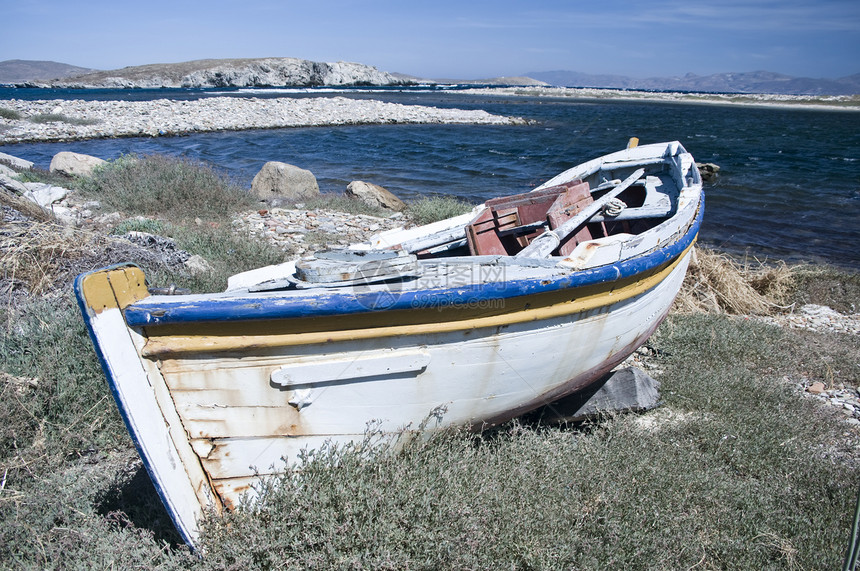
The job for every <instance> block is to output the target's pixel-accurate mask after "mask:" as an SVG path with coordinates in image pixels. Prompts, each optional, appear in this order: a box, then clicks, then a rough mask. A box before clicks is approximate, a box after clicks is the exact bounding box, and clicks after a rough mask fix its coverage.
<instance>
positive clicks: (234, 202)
mask: <svg viewBox="0 0 860 571" xmlns="http://www.w3.org/2000/svg"><path fill="white" fill-rule="evenodd" d="M81 189H82V191H83V192H85V193H86V194H88V195H90V196H92V197H93V198H95V199H97V200H100V201H103V202H104V203H105V204H106V205H107V206H108V207H110V208H113V209H115V210H118V211H120V212H124V213H125V214H127V215H131V216H133V215H144V216H157V217H163V218H166V219H168V220H172V221H182V220H185V219H190V220H194V219H195V218H200V219H203V220H216V221H218V220H226V219H227V218H228V217H229V216H230V215H232V214H233V213H235V212H237V211H240V210H249V209H253V208H254V207H255V206H256V202H255V201H254V199H253V198H252V197H251V196H250V195H249V194H248V193H247V192H245V191H243V190H242V189H240V188H239V187H238V186H236V185H235V184H233V183H231V182H230V181H229V180H228V179H227V178H226V177H225V176H223V175H222V174H221V173H219V172H217V171H216V170H215V169H213V168H211V167H209V166H208V165H205V164H202V163H197V162H194V161H190V160H187V159H181V158H174V157H168V156H164V155H150V156H144V157H134V156H125V157H121V158H119V159H117V160H115V161H112V162H110V163H108V164H107V165H104V166H102V167H100V168H98V169H96V170H95V172H94V173H93V175H92V177H91V178H90V179H88V180H86V181H84V183H83V184H82V187H81Z"/></svg>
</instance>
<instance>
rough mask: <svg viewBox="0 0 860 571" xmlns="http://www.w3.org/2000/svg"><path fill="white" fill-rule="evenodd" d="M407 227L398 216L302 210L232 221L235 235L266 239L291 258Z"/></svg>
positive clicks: (283, 210)
mask: <svg viewBox="0 0 860 571" xmlns="http://www.w3.org/2000/svg"><path fill="white" fill-rule="evenodd" d="M408 224H409V221H408V219H407V218H406V217H404V216H403V215H402V214H394V215H392V216H390V217H388V218H383V217H378V216H368V215H365V214H346V213H344V212H337V211H334V210H306V209H303V208H296V209H288V208H272V209H270V210H260V211H256V212H246V213H243V214H241V215H239V216H238V217H237V218H236V219H234V220H233V222H232V225H233V230H234V231H235V232H238V233H246V234H247V235H248V236H250V237H251V238H252V239H262V240H266V241H268V242H269V243H271V244H272V245H274V246H275V247H277V248H279V249H281V250H282V251H283V252H284V253H285V254H291V255H295V256H301V255H304V254H310V253H313V252H314V251H315V250H322V249H325V248H326V247H329V246H347V245H349V244H354V243H357V242H364V241H366V240H367V239H368V238H370V237H371V236H372V235H374V234H376V233H378V232H382V231H385V230H392V229H394V228H402V227H404V226H406V225H408Z"/></svg>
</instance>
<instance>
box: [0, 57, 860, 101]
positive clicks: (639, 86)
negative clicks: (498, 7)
mask: <svg viewBox="0 0 860 571" xmlns="http://www.w3.org/2000/svg"><path fill="white" fill-rule="evenodd" d="M506 82H507V83H506ZM419 83H431V84H445V83H460V84H495V85H502V84H510V85H551V86H558V87H594V88H604V89H630V90H644V91H679V92H701V93H740V94H743V93H750V94H779V95H816V96H819V95H820V96H827V95H855V94H860V73H857V74H853V75H849V76H845V77H841V78H837V79H827V78H819V79H815V78H808V77H794V76H789V75H785V74H780V73H775V72H769V71H753V72H731V73H718V74H711V75H697V74H695V73H687V74H685V75H683V76H674V77H650V78H633V77H628V76H624V75H618V74H588V73H582V72H576V71H569V70H553V71H533V72H528V73H525V74H523V75H521V76H516V77H499V78H492V79H463V80H452V79H422V78H419V77H417V76H414V75H408V74H403V73H389V72H385V71H380V70H378V69H377V68H375V67H372V66H369V65H365V64H360V63H351V62H335V63H326V62H314V61H310V60H303V59H298V58H277V57H273V58H234V59H203V60H192V61H188V62H180V63H168V64H158V63H156V64H147V65H140V66H130V67H125V68H121V69H116V70H104V71H99V70H93V69H89V68H82V67H78V66H72V65H69V64H63V63H58V62H53V61H35V60H7V61H0V84H15V85H19V86H28V87H80V88H83V87H114V88H159V87H287V86H302V87H311V86H350V85H375V86H380V85H414V84H419Z"/></svg>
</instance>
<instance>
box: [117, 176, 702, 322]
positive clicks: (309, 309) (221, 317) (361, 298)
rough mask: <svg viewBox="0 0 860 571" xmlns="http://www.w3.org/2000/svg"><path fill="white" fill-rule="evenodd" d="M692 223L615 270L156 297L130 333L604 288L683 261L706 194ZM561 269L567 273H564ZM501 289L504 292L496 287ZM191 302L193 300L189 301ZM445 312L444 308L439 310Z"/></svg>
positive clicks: (128, 312)
mask: <svg viewBox="0 0 860 571" xmlns="http://www.w3.org/2000/svg"><path fill="white" fill-rule="evenodd" d="M691 207H696V208H697V209H698V211H697V212H696V214H695V216H694V217H693V219H692V220H691V221H690V222H689V223H688V224H687V225H685V227H684V228H683V230H682V231H681V232H683V234H682V235H681V236H680V237H676V238H674V239H673V240H672V241H671V243H669V244H667V245H665V246H662V247H659V248H657V249H656V250H654V251H651V252H649V253H645V254H641V255H638V256H635V257H632V258H629V259H626V260H621V261H618V262H615V263H612V264H607V265H604V266H598V267H595V268H587V269H583V270H570V273H569V274H566V275H562V276H546V277H541V278H525V279H515V280H510V281H505V282H495V283H492V282H491V283H483V284H470V285H463V286H460V287H444V288H436V289H416V290H405V291H400V292H398V297H397V299H396V300H394V301H393V302H392V303H391V304H389V305H386V306H384V307H377V306H375V305H374V300H375V299H378V296H379V292H375V291H370V292H367V293H356V292H355V290H354V289H353V288H343V289H334V288H327V289H321V290H319V292H318V295H317V296H314V297H311V296H309V295H295V292H290V295H283V294H282V293H281V295H278V294H279V292H265V293H256V294H245V295H237V294H235V293H233V294H232V295H229V296H225V295H223V294H207V295H204V296H199V295H198V296H172V297H168V296H158V299H157V300H154V299H153V296H151V297H148V298H146V299H145V300H142V301H141V302H137V303H133V304H130V305H129V306H127V307H126V308H125V310H124V312H123V313H124V316H125V319H126V322H127V324H128V326H130V327H147V328H150V327H157V326H161V325H170V324H191V323H205V322H237V321H261V320H262V321H266V320H278V319H296V318H303V317H329V316H335V315H353V314H372V313H378V312H380V311H397V310H410V309H414V308H415V307H416V306H420V307H427V300H428V299H431V298H434V297H435V298H438V299H439V300H444V306H474V305H476V304H480V303H487V302H492V301H498V300H505V299H510V298H515V297H521V296H533V295H539V294H543V293H550V292H556V291H562V290H571V289H576V288H582V287H588V286H594V285H599V284H605V283H607V282H615V281H619V280H622V279H625V278H630V277H634V276H636V275H638V274H642V273H644V272H648V271H650V270H653V269H655V268H658V267H659V266H661V265H663V264H665V263H666V262H668V261H670V260H672V259H674V258H676V257H678V256H679V255H681V254H682V253H683V252H684V251H685V250H686V249H687V247H688V246H690V245H691V244H692V243H693V241H694V240H695V238H696V236H697V234H698V231H699V227H700V225H701V220H702V217H703V214H704V192H703V191H699V200H698V203H697V204H696V205H691ZM559 269H563V268H561V267H559ZM494 285H498V286H501V287H493V286H494ZM305 291H317V290H305ZM189 298H190V299H189ZM439 307H443V306H441V305H440V306H439Z"/></svg>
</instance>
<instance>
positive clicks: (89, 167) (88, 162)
mask: <svg viewBox="0 0 860 571" xmlns="http://www.w3.org/2000/svg"><path fill="white" fill-rule="evenodd" d="M106 162H107V161H105V160H103V159H100V158H98V157H91V156H90V155H82V154H80V153H72V152H69V151H62V152H59V153H57V154H56V155H54V158H53V159H51V166H50V167H49V170H50V171H51V172H59V173H63V174H67V175H69V176H90V174H92V172H93V169H94V168H95V167H97V166H100V165H103V164H105V163H106Z"/></svg>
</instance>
